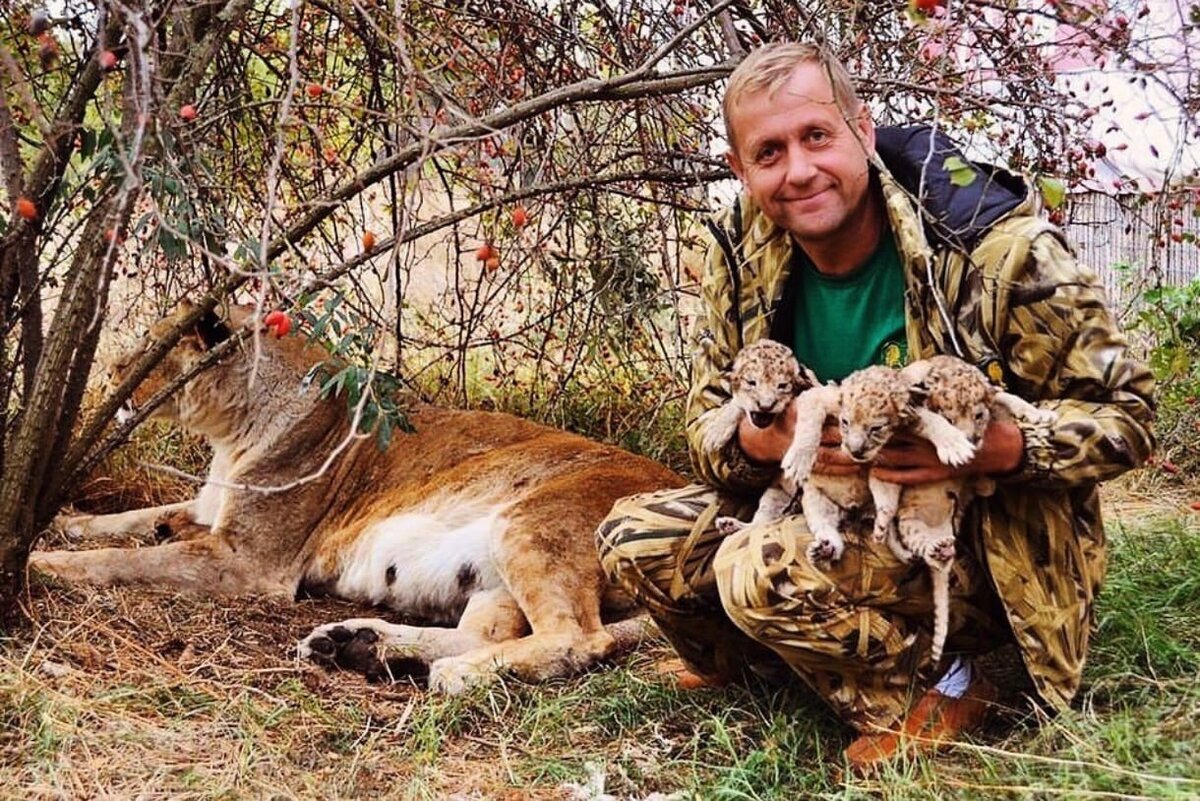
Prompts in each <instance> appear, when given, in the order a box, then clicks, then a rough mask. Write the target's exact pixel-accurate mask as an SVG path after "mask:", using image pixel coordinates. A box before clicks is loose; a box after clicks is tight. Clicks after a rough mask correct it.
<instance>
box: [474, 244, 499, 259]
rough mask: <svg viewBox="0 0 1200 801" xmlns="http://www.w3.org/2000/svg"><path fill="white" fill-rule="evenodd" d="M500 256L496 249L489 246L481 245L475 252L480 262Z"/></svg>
mask: <svg viewBox="0 0 1200 801" xmlns="http://www.w3.org/2000/svg"><path fill="white" fill-rule="evenodd" d="M498 255H499V254H497V253H496V249H495V248H494V247H492V246H491V245H488V244H483V245H480V246H479V248H478V249H477V250H476V251H475V258H477V259H479V260H480V261H487V260H488V259H490V258H492V257H493V256H498Z"/></svg>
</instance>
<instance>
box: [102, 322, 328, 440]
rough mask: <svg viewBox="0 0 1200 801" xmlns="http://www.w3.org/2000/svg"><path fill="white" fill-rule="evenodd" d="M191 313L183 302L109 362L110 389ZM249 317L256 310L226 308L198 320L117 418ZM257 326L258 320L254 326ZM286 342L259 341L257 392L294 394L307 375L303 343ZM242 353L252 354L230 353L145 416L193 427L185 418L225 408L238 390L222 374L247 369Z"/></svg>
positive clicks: (142, 402)
mask: <svg viewBox="0 0 1200 801" xmlns="http://www.w3.org/2000/svg"><path fill="white" fill-rule="evenodd" d="M194 309H195V306H194V305H193V304H191V303H189V302H187V301H184V302H183V303H182V304H180V306H179V307H178V308H177V309H176V310H175V311H174V312H172V313H171V314H169V315H167V316H166V317H164V318H162V319H161V320H159V321H157V322H156V323H154V324H153V325H151V326H150V330H149V331H147V333H146V335H145V336H144V337H142V340H141V341H140V342H139V343H138V344H137V345H135V346H134V347H132V348H130V349H129V350H127V351H125V352H123V353H121V354H120V355H119V356H117V357H115V358H113V359H111V360H110V361H109V363H108V380H109V383H110V385H111V386H117V385H119V384H120V383H121V382H122V381H124V380H125V378H126V376H127V375H128V374H129V371H130V369H131V368H132V367H133V366H134V365H135V364H137V363H138V361H139V360H140V359H141V358H142V356H143V355H145V353H146V352H147V351H148V350H150V349H151V348H152V347H154V345H155V344H156V343H158V342H160V341H162V339H163V338H164V337H165V336H166V335H167V333H169V332H170V331H171V330H172V329H174V328H175V327H176V326H177V325H178V324H179V322H180V321H181V320H183V319H184V318H185V317H187V316H189V315H190V314H192V312H193V311H194ZM255 311H256V307H255V306H253V305H244V306H229V307H226V308H224V309H220V312H221V313H218V312H217V311H210V312H207V313H206V314H204V315H203V316H202V317H200V319H199V320H197V321H196V323H195V324H194V325H193V326H192V327H191V328H190V329H189V330H187V331H186V332H184V334H183V336H182V337H180V339H179V341H178V342H177V343H176V344H175V346H174V347H172V348H171V349H170V350H169V351H168V352H167V354H166V355H165V356H164V357H163V359H162V361H160V362H159V363H158V365H157V366H156V367H155V368H154V369H153V370H151V372H150V374H149V375H148V376H147V377H146V378H145V380H143V381H142V383H141V384H139V385H138V387H137V389H135V390H134V393H133V395H132V396H131V397H130V399H129V401H128V402H127V403H126V408H125V409H124V410H123V416H126V417H127V416H128V415H129V414H131V413H132V412H133V411H134V410H136V409H137V408H139V407H140V406H143V405H145V404H146V403H147V402H148V401H149V400H150V399H151V398H152V397H154V395H156V394H157V393H158V392H159V391H160V390H162V389H163V388H164V387H165V386H166V385H167V384H169V383H170V382H172V381H173V380H175V379H176V378H178V377H179V376H180V375H181V374H183V373H185V372H187V371H188V370H190V369H191V368H192V367H194V366H195V365H196V364H197V363H198V362H199V361H200V360H201V359H203V358H205V356H207V355H208V353H209V351H211V350H212V349H213V348H214V347H216V346H217V345H219V344H220V343H222V342H224V341H225V340H227V339H229V337H231V336H233V334H234V333H235V332H236V331H239V330H241V329H242V328H244V327H246V326H247V325H250V324H252V321H253V320H254V318H255ZM261 322H262V321H261V319H260V320H259V323H260V324H261ZM288 340H291V341H287V340H276V339H275V338H274V337H264V338H263V340H262V347H261V348H259V349H257V350H256V351H255V355H256V356H258V357H260V359H259V361H258V362H257V367H258V372H259V376H260V379H261V386H260V390H259V391H260V392H269V391H272V390H278V389H279V387H280V385H283V384H289V386H288V387H287V389H288V390H289V391H291V392H292V393H293V394H294V393H295V386H296V385H297V384H298V382H299V380H300V377H302V376H303V374H304V371H305V370H306V369H307V364H308V363H309V362H310V361H315V359H309V358H308V354H306V353H305V347H306V346H305V343H304V342H303V337H290V338H288ZM247 350H254V349H247V348H235V353H233V354H230V355H229V356H228V357H226V358H224V359H222V361H221V365H220V366H217V367H214V368H211V369H209V370H207V371H206V372H203V373H201V374H200V375H199V376H197V377H196V378H194V379H192V380H191V381H190V382H189V383H188V384H187V385H186V386H185V387H184V389H182V390H181V391H180V392H177V393H175V394H174V395H172V396H171V397H170V398H168V399H167V400H166V401H164V402H163V403H162V404H160V405H159V406H158V408H156V409H155V410H154V412H153V413H152V415H151V416H153V417H158V418H162V419H166V420H172V421H175V422H179V423H183V424H184V425H187V426H189V427H194V424H195V423H196V422H197V421H196V420H193V419H189V418H193V417H195V416H196V413H197V412H198V411H199V410H201V409H210V408H212V407H213V406H214V401H215V402H216V403H217V404H219V405H221V406H225V407H229V406H230V403H231V399H230V397H229V396H230V394H231V393H235V392H237V391H238V389H239V388H238V387H237V386H235V385H234V384H233V382H231V381H229V380H228V377H229V376H228V375H227V374H228V372H229V369H230V368H232V369H234V370H237V369H238V368H239V365H241V366H245V365H248V364H249V360H248V359H246V358H245V354H244V353H243V351H247ZM318 358H319V357H318ZM243 372H245V371H243ZM293 378H294V380H292V379H293ZM243 383H244V382H243Z"/></svg>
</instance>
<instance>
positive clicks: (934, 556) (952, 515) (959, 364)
mask: <svg viewBox="0 0 1200 801" xmlns="http://www.w3.org/2000/svg"><path fill="white" fill-rule="evenodd" d="M872 369H873V370H874V368H872ZM885 369H886V368H885ZM888 373H890V375H884V374H883V373H882V372H880V371H876V372H874V373H873V374H872V375H870V376H864V377H863V379H861V380H860V382H859V383H860V384H861V383H866V384H868V385H871V384H874V385H876V386H877V387H879V388H882V387H883V386H885V385H886V386H888V387H889V390H888V392H889V394H890V395H893V396H894V397H896V398H900V397H902V396H906V397H907V398H908V403H909V404H910V406H914V407H915V408H912V409H910V410H908V411H905V410H903V409H899V408H898V407H897V406H895V405H892V404H880V403H879V402H878V399H877V398H876V397H874V396H873V394H872V393H871V392H869V391H860V392H858V393H855V392H852V391H849V390H845V389H844V392H843V398H842V407H841V426H842V444H843V447H844V448H845V449H846V451H847V452H848V453H850V454H851V456H853V457H854V458H855V459H857V460H859V461H863V462H868V461H870V460H872V459H874V458H875V456H876V455H877V454H878V453H879V450H880V448H881V447H882V446H883V444H884V443H886V442H887V440H888V439H889V438H890V437H891V435H892V434H893V433H895V432H896V431H898V430H900V429H902V428H903V427H904V425H905V417H906V415H920V416H923V417H924V418H925V419H926V420H927V421H928V422H927V425H929V424H930V423H932V417H931V415H932V416H936V417H937V418H938V419H939V420H941V421H942V423H939V424H935V425H937V426H941V425H943V424H944V425H949V426H952V427H953V428H954V429H955V430H956V431H958V432H960V434H961V435H962V437H963V438H964V439H965V440H966V441H967V442H968V444H969V451H968V452H969V454H970V455H969V456H968V457H967V458H966V459H964V460H962V461H959V462H957V463H956V462H952V461H948V460H947V458H945V457H944V456H943V454H942V453H941V452H940V451H939V454H938V456H939V458H940V459H941V460H942V462H943V463H944V464H948V465H952V466H957V465H958V464H965V463H966V462H968V461H970V459H971V458H973V457H974V454H975V451H976V450H977V448H978V447H979V444H980V443H981V442H982V441H983V435H984V432H985V431H986V429H987V427H988V423H989V422H990V421H991V420H992V419H993V418H995V419H1019V418H1023V419H1028V420H1034V421H1043V420H1047V421H1048V420H1053V419H1054V417H1055V416H1056V415H1055V414H1054V413H1053V412H1048V411H1045V410H1042V409H1038V408H1037V407H1035V406H1033V405H1032V404H1030V403H1028V402H1027V401H1025V400H1023V399H1022V398H1019V397H1017V396H1016V395H1012V394H1009V393H1007V392H1001V391H1000V390H999V389H998V388H997V387H996V386H994V385H993V384H992V383H991V382H989V381H988V380H987V378H985V377H984V375H983V373H981V372H980V371H979V370H978V369H977V368H975V367H974V366H973V365H971V364H969V363H967V362H965V361H963V360H962V359H959V358H957V357H954V356H934V357H932V358H930V359H925V360H922V361H919V362H915V363H913V364H911V365H909V366H908V367H905V368H904V369H903V370H901V371H899V372H896V371H892V370H889V371H888ZM851 379H854V376H851ZM851 379H847V381H846V384H844V385H843V387H844V388H845V387H846V386H847V385H849V384H851V383H852V381H851ZM861 389H862V390H866V389H867V387H861ZM917 404H919V405H917ZM994 489H995V486H994V483H993V482H992V481H991V479H988V478H985V477H956V478H949V479H945V480H943V481H936V482H932V483H929V484H920V485H916V486H909V487H903V488H902V487H901V486H900V485H898V484H890V483H887V482H883V481H876V482H875V483H874V484H873V485H872V494H873V496H874V500H875V505H876V518H875V531H874V535H873V536H874V538H875V539H876V540H877V541H878V540H881V539H884V538H886V540H887V542H888V545H889V546H890V548H891V550H892V552H893V553H894V554H895V555H896V557H897V558H898V559H900V560H901V561H903V562H911V561H916V560H920V561H923V562H924V563H925V564H926V565H927V566H928V567H929V571H930V578H931V581H932V583H933V642H932V644H931V648H930V657H931V659H932V661H933V663H934V664H937V662H938V661H940V660H941V657H942V651H943V649H944V647H945V643H946V635H947V632H948V629H949V621H950V566H951V564H952V562H953V561H954V556H955V537H956V534H957V532H958V528H959V526H960V524H961V523H962V519H963V515H964V513H965V511H966V509H967V507H968V506H969V505H970V503H971V501H972V500H973V499H974V498H975V496H977V495H982V496H987V495H991V494H992V492H993V491H994Z"/></svg>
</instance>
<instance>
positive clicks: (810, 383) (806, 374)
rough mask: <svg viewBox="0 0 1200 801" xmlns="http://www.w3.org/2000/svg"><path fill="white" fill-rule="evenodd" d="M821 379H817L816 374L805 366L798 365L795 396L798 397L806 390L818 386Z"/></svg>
mask: <svg viewBox="0 0 1200 801" xmlns="http://www.w3.org/2000/svg"><path fill="white" fill-rule="evenodd" d="M820 384H821V379H819V378H817V374H816V373H814V372H813V371H812V368H810V367H809V366H808V365H807V364H802V365H800V372H799V373H798V374H797V375H796V394H797V395H799V394H800V393H801V392H803V391H805V390H806V389H812V388H813V387H816V386H820Z"/></svg>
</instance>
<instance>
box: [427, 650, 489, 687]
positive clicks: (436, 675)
mask: <svg viewBox="0 0 1200 801" xmlns="http://www.w3.org/2000/svg"><path fill="white" fill-rule="evenodd" d="M498 675H499V674H498V672H497V667H496V665H495V664H494V663H491V662H488V663H487V664H484V665H481V664H479V662H477V661H476V660H472V659H470V658H466V657H455V656H450V657H445V658H444V659H439V660H437V661H436V662H434V663H433V664H432V665H431V666H430V667H429V689H430V690H433V691H434V692H437V693H442V694H444V695H462V694H463V693H465V692H467V691H468V690H470V689H472V688H473V687H482V686H485V685H487V684H491V683H492V682H494V681H495V680H496V679H497V678H498Z"/></svg>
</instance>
